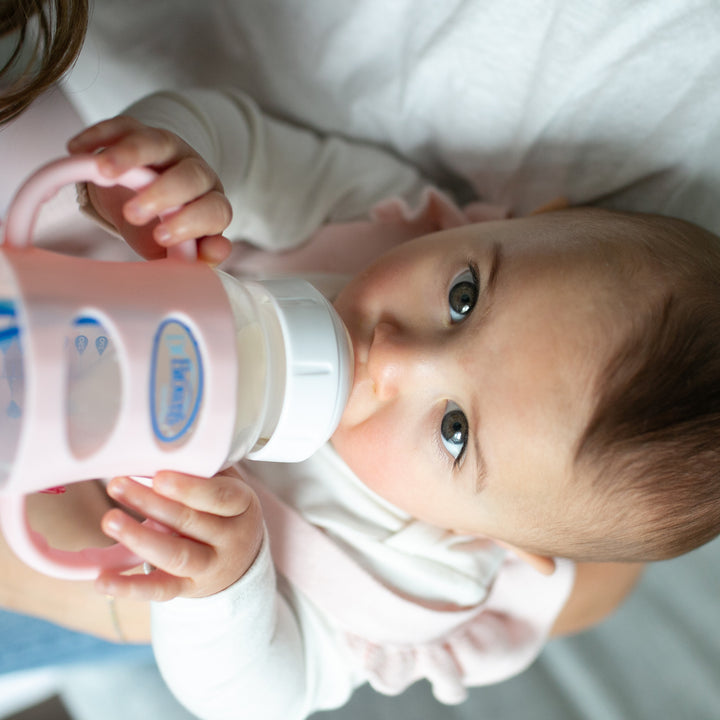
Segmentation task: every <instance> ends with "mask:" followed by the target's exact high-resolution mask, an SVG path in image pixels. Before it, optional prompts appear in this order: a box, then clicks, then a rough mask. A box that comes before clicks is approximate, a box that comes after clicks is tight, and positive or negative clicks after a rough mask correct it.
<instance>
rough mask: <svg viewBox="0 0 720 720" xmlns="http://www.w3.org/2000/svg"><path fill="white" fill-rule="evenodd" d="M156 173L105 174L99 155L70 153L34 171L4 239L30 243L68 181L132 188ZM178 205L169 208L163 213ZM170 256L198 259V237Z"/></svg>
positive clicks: (17, 244) (19, 194) (172, 249)
mask: <svg viewBox="0 0 720 720" xmlns="http://www.w3.org/2000/svg"><path fill="white" fill-rule="evenodd" d="M156 177H157V173H156V172H155V171H154V170H151V169H150V168H147V167H137V168H132V169H131V170H128V171H127V172H124V173H123V174H122V175H119V176H118V177H116V178H109V177H106V176H105V175H102V174H101V173H100V170H99V168H98V164H97V156H96V155H90V154H84V155H71V156H70V157H65V158H60V159H59V160H55V161H53V162H51V163H48V164H47V165H44V166H43V167H42V168H40V169H39V170H38V171H37V172H35V173H33V175H32V176H31V177H30V178H28V179H27V180H26V181H25V182H24V183H23V185H22V186H21V187H20V189H19V190H18V191H17V193H16V194H15V197H14V198H13V201H12V203H11V205H10V208H9V209H8V214H7V218H6V220H5V224H4V237H3V243H4V244H7V245H10V246H13V247H27V246H29V245H31V244H32V241H33V235H34V230H35V223H36V222H37V218H38V216H39V214H40V208H41V207H42V205H43V204H44V203H46V202H47V201H48V200H50V199H51V198H52V197H53V196H54V195H56V194H57V193H58V191H59V190H60V189H61V188H63V187H65V185H72V184H74V183H79V182H91V183H94V184H95V185H100V186H102V187H113V186H115V185H121V186H122V187H126V188H129V189H130V190H142V189H143V188H144V187H147V186H148V185H149V184H150V183H151V182H152V181H153V180H155V178H156ZM176 209H177V208H173V209H171V210H168V211H167V213H164V215H169V214H171V213H172V212H174V211H175V210H176ZM168 257H176V258H179V259H183V260H196V259H197V246H196V244H195V241H194V240H186V241H184V242H182V243H180V244H179V245H174V246H172V247H170V248H168Z"/></svg>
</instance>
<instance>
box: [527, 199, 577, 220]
mask: <svg viewBox="0 0 720 720" xmlns="http://www.w3.org/2000/svg"><path fill="white" fill-rule="evenodd" d="M569 207H570V201H569V200H568V199H567V198H566V197H563V196H562V195H558V197H556V198H555V199H554V200H550V202H546V203H544V204H543V205H541V206H540V207H538V208H535V209H534V210H533V211H532V212H531V213H530V214H531V215H542V214H543V213H548V212H555V211H556V210H566V209H567V208H569Z"/></svg>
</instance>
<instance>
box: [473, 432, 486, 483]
mask: <svg viewBox="0 0 720 720" xmlns="http://www.w3.org/2000/svg"><path fill="white" fill-rule="evenodd" d="M472 443H473V450H474V452H473V456H474V457H475V493H476V494H479V493H481V492H482V491H483V490H484V489H485V482H486V480H487V466H486V465H485V458H484V456H483V454H482V451H481V450H480V440H479V439H478V436H477V434H476V433H473V434H472Z"/></svg>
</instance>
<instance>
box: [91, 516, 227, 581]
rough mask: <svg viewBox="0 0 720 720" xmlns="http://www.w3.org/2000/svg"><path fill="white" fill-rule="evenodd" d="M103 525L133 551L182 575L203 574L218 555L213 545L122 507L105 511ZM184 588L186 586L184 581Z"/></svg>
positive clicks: (171, 573)
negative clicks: (157, 526) (132, 514)
mask: <svg viewBox="0 0 720 720" xmlns="http://www.w3.org/2000/svg"><path fill="white" fill-rule="evenodd" d="M102 529H103V532H105V533H106V534H107V535H109V536H110V537H111V538H113V539H114V540H117V541H118V542H119V543H122V544H123V545H125V547H127V548H128V549H129V550H130V551H131V552H134V553H135V554H136V555H139V556H140V557H141V558H143V559H144V560H145V561H147V562H149V563H150V564H152V565H155V567H157V568H159V569H160V570H163V571H165V572H166V573H169V574H170V575H174V576H176V577H178V578H179V579H182V578H186V579H187V578H190V577H193V576H196V575H198V574H201V573H202V572H203V571H204V570H205V568H206V567H207V566H208V565H209V564H210V562H211V561H212V560H213V559H214V556H215V551H214V549H213V548H212V547H210V546H209V545H205V544H204V543H202V542H197V541H195V540H191V539H190V538H186V537H181V536H179V535H176V534H170V533H167V532H162V531H159V530H157V529H155V528H154V527H153V526H152V525H151V524H147V523H140V522H138V521H137V520H135V519H134V518H131V517H130V516H129V515H127V514H126V513H125V512H123V511H122V510H118V509H114V510H110V511H109V512H107V513H105V515H104V517H103V519H102ZM185 582H190V581H189V580H186V581H185ZM180 589H181V590H182V589H184V585H182V586H181V588H180Z"/></svg>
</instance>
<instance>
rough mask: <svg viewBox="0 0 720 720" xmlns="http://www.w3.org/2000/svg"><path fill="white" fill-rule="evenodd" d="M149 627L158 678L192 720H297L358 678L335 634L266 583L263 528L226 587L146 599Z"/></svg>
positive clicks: (343, 694)
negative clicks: (203, 594)
mask: <svg viewBox="0 0 720 720" xmlns="http://www.w3.org/2000/svg"><path fill="white" fill-rule="evenodd" d="M152 632H153V648H154V651H155V655H156V659H157V662H158V666H159V667H160V671H161V673H162V675H163V677H164V679H165V682H166V683H167V684H168V686H169V688H170V690H171V691H172V692H173V694H175V696H176V697H177V698H178V700H180V702H181V703H183V704H184V705H185V706H186V707H187V708H188V710H190V712H192V713H194V714H195V715H197V716H198V718H200V719H201V720H230V719H231V718H232V719H233V720H235V719H236V718H237V717H240V716H242V717H248V718H253V720H266V719H267V720H277V718H283V719H284V720H300V719H301V718H305V717H307V716H308V715H309V714H311V713H312V712H314V711H315V710H321V709H328V708H333V707H339V706H340V705H343V704H344V703H345V702H347V700H348V698H349V697H350V695H351V693H352V691H353V689H354V688H355V687H356V686H357V685H358V684H359V680H358V679H357V678H356V677H355V676H354V673H353V670H352V669H351V668H352V664H351V663H350V662H349V661H348V657H347V650H346V649H345V648H344V644H343V642H342V639H341V636H340V635H338V634H336V632H335V631H334V629H333V628H332V627H331V626H330V625H329V624H328V622H327V621H326V620H325V619H323V618H322V617H320V615H319V614H318V613H317V611H316V610H314V608H313V607H312V606H311V605H310V603H308V602H307V601H305V600H304V599H303V598H302V597H300V596H298V595H297V594H296V593H294V592H293V591H292V590H291V589H290V588H288V587H287V585H286V583H284V581H283V580H282V578H279V579H278V580H276V575H275V571H274V568H273V563H272V559H271V556H270V550H269V543H268V538H267V535H266V537H265V541H264V543H263V548H262V549H261V551H260V553H259V555H258V557H257V559H256V561H255V563H254V564H253V566H252V567H251V568H250V570H249V571H248V572H247V573H246V574H245V575H244V576H243V578H241V579H240V580H239V581H238V582H237V583H235V584H234V585H232V586H230V587H229V588H227V589H226V590H224V591H222V592H220V593H217V594H216V595H212V596H210V597H207V598H200V599H185V598H179V599H175V600H172V601H170V602H166V603H153V606H152Z"/></svg>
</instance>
